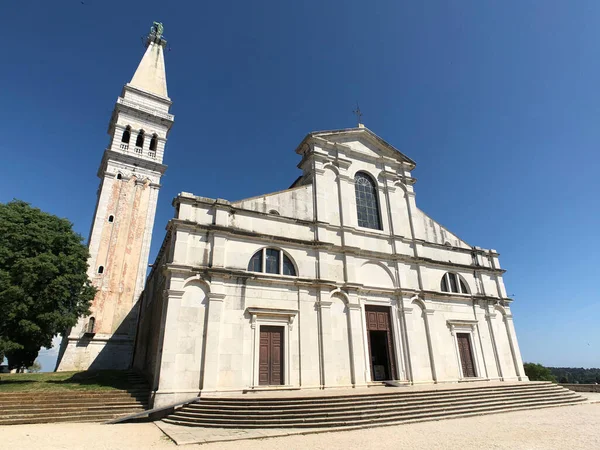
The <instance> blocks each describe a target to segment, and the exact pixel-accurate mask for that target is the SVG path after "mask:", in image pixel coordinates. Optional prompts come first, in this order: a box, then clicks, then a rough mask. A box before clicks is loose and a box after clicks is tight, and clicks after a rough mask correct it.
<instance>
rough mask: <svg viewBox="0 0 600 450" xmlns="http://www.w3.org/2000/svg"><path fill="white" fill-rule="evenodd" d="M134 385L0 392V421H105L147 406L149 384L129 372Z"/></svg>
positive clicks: (131, 383) (129, 378)
mask: <svg viewBox="0 0 600 450" xmlns="http://www.w3.org/2000/svg"><path fill="white" fill-rule="evenodd" d="M128 381H129V384H130V385H131V388H129V389H127V390H123V389H107V390H95V391H88V390H71V391H60V392H57V391H54V392H43V391H41V392H37V391H30V392H13V393H11V392H7V393H0V425H20V424H31V423H51V422H104V421H107V420H110V419H114V418H116V417H119V416H123V415H127V414H133V413H136V412H141V411H144V410H145V409H147V408H148V396H149V388H148V385H147V383H146V381H145V380H144V379H143V378H141V377H140V376H139V375H136V374H134V373H131V374H129V375H128Z"/></svg>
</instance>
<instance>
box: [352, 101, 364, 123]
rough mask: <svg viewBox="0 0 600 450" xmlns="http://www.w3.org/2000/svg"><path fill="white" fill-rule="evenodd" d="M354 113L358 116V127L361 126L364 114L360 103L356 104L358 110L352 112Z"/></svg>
mask: <svg viewBox="0 0 600 450" xmlns="http://www.w3.org/2000/svg"><path fill="white" fill-rule="evenodd" d="M352 113H353V114H354V115H355V116H356V120H357V122H358V125H359V126H360V125H361V123H362V122H361V117H362V112H361V111H360V107H359V106H358V102H356V109H355V110H354V111H352Z"/></svg>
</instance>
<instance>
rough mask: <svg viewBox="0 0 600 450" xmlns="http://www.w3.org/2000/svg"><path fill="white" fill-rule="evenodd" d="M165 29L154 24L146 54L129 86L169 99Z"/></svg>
mask: <svg viewBox="0 0 600 450" xmlns="http://www.w3.org/2000/svg"><path fill="white" fill-rule="evenodd" d="M163 31H164V27H163V24H162V23H160V22H154V23H153V24H152V27H151V28H150V33H149V34H148V36H147V37H146V52H145V53H144V56H143V57H142V60H141V61H140V64H139V65H138V68H137V70H136V71H135V73H134V74H133V78H132V79H131V82H130V83H129V86H131V87H134V88H137V89H141V90H143V91H146V92H149V93H150V94H154V95H158V96H159V97H164V98H169V96H168V94H167V75H166V71H165V56H164V48H165V46H166V45H167V41H166V40H165V39H164V37H163Z"/></svg>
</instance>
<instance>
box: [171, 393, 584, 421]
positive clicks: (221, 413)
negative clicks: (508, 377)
mask: <svg viewBox="0 0 600 450" xmlns="http://www.w3.org/2000/svg"><path fill="white" fill-rule="evenodd" d="M547 398H548V397H547V396H546V395H541V396H536V397H527V396H519V397H510V400H507V399H506V398H498V399H496V400H495V401H496V402H509V401H519V400H544V399H547ZM565 399H571V400H572V401H577V400H578V399H579V396H577V395H573V396H570V397H565ZM480 402H481V400H475V399H474V400H471V401H465V402H461V404H464V405H477V404H479V403H480ZM455 403H456V400H452V399H449V400H436V401H428V402H408V401H407V402H404V403H403V410H412V409H422V408H425V407H444V406H452V405H454V404H455ZM492 403H494V400H493V399H487V401H486V404H492ZM397 408H398V405H397V404H395V405H394V404H390V405H385V406H382V405H376V404H375V405H364V406H354V405H350V406H346V407H337V408H336V407H329V405H327V406H326V407H320V408H318V410H317V411H315V409H314V408H303V409H298V410H250V411H248V410H244V411H231V410H229V411H225V410H215V409H210V408H205V409H199V408H188V409H186V410H185V411H184V412H181V414H182V415H187V416H193V417H202V416H206V417H213V418H219V417H224V418H225V417H231V416H232V415H233V416H237V415H243V416H244V417H248V416H258V417H259V418H260V419H261V420H262V419H266V418H269V417H278V418H280V417H294V416H295V415H298V414H302V415H304V416H305V417H310V416H317V415H327V416H329V415H334V414H348V413H363V412H369V411H373V410H377V411H395V410H396V409H397Z"/></svg>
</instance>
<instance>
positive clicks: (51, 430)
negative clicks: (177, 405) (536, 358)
mask: <svg viewBox="0 0 600 450" xmlns="http://www.w3.org/2000/svg"><path fill="white" fill-rule="evenodd" d="M0 444H1V447H2V448H35V449H41V450H43V449H78V450H79V449H85V450H108V449H111V450H112V449H123V450H129V449H132V450H133V449H136V450H137V449H171V450H175V449H177V446H176V445H175V444H174V443H173V442H171V441H170V440H169V439H168V438H167V437H166V436H164V435H163V434H162V432H161V431H160V430H159V429H158V428H157V427H156V426H155V425H154V424H152V423H144V424H125V425H101V424H51V425H14V426H3V427H0ZM401 447H404V448H410V449H420V448H423V449H445V450H454V449H456V450H459V449H460V450H470V449H473V450H475V449H477V450H479V449H511V450H512V449H516V450H521V449H522V450H525V449H527V450H537V449H540V450H541V449H544V450H548V449H561V450H562V449H566V448H568V449H586V450H588V449H597V448H600V404H598V403H596V404H583V405H577V406H564V407H559V408H548V409H539V410H533V411H519V412H511V413H504V414H492V415H487V416H478V417H472V418H465V419H450V420H443V421H438V422H425V423H418V424H410V425H398V426H392V427H382V428H372V429H366V430H357V431H343V432H337V433H322V434H311V435H297V436H286V437H277V438H269V439H256V440H249V441H237V442H220V443H214V444H205V445H186V446H182V447H179V448H184V449H186V450H187V449H195V448H202V449H207V450H217V449H232V450H239V449H240V448H244V450H246V449H248V450H252V449H257V450H258V449H260V450H268V449H271V448H273V449H275V448H285V449H286V450H292V449H306V448H310V449H316V450H319V449H323V450H325V449H327V450H331V449H338V448H339V449H348V448H360V449H370V448H373V449H378V450H380V449H388V448H389V449H392V448H393V449H397V448H401Z"/></svg>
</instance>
